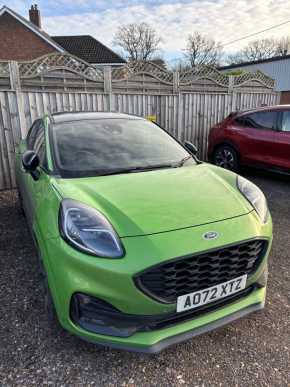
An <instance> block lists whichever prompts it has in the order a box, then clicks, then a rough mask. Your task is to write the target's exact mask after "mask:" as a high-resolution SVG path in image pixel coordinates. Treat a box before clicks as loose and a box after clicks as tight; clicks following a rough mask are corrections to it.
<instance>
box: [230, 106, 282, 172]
mask: <svg viewBox="0 0 290 387" xmlns="http://www.w3.org/2000/svg"><path fill="white" fill-rule="evenodd" d="M236 121H237V123H238V124H239V125H240V130H239V138H240V140H239V143H240V153H241V156H242V158H243V161H244V163H245V164H252V165H256V164H257V165H259V164H262V165H263V164H266V165H272V164H273V163H274V156H275V155H274V151H273V144H274V140H275V133H276V130H277V124H278V113H277V112H275V111H270V110H269V111H260V112H253V113H249V114H245V115H242V116H240V117H238V118H237V119H236Z"/></svg>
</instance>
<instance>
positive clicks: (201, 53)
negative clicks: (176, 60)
mask: <svg viewBox="0 0 290 387" xmlns="http://www.w3.org/2000/svg"><path fill="white" fill-rule="evenodd" d="M221 55H222V49H221V46H220V45H219V44H218V43H216V42H215V41H214V40H213V39H208V38H207V37H205V36H203V35H201V34H200V33H199V32H194V33H193V34H191V35H189V36H188V38H187V46H186V49H185V57H186V59H187V61H188V62H189V64H190V66H191V67H195V66H197V65H218V63H219V61H220V59H221Z"/></svg>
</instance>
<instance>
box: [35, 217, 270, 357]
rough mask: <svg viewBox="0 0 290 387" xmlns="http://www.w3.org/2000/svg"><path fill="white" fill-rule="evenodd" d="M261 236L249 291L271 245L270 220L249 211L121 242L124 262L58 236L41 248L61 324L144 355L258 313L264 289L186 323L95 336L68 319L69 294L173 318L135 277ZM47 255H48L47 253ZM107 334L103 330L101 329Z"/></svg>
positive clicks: (129, 310)
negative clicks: (214, 236) (213, 235)
mask: <svg viewBox="0 0 290 387" xmlns="http://www.w3.org/2000/svg"><path fill="white" fill-rule="evenodd" d="M209 229H210V230H211V229H214V230H215V231H217V232H218V233H219V235H220V238H219V239H218V240H211V241H207V240H204V239H203V238H202V235H203V234H204V233H205V232H207V231H209ZM258 237H263V238H266V239H268V240H269V244H268V249H267V252H266V254H265V256H264V258H263V260H262V262H261V263H260V265H259V267H258V268H257V270H256V271H255V273H253V275H251V276H249V277H248V281H247V288H249V287H251V286H254V284H257V283H258V282H259V279H260V278H262V277H263V273H264V272H265V270H266V266H267V256H268V253H269V250H270V246H271V239H272V224H271V219H269V221H268V223H267V224H265V225H262V224H261V223H260V221H259V219H258V217H257V215H256V213H255V212H254V211H253V212H251V213H249V214H247V215H245V216H241V217H238V218H233V219H227V220H225V221H221V222H216V223H215V224H211V225H203V226H197V227H192V228H188V229H183V230H176V231H172V232H166V233H161V234H155V235H149V236H142V237H128V238H123V239H122V242H123V244H124V246H125V249H126V256H125V257H124V258H123V259H118V260H113V259H111V260H110V259H101V258H96V257H92V256H87V255H85V254H82V253H80V252H78V251H76V250H74V249H73V248H72V247H70V246H68V245H67V244H66V243H65V242H64V241H63V240H62V239H61V238H55V239H49V240H46V241H45V242H44V243H43V244H42V246H41V252H42V254H43V255H44V257H43V258H44V264H45V266H46V270H47V273H48V281H49V285H50V289H51V293H52V296H53V300H54V303H55V307H56V311H57V315H58V319H59V321H60V323H61V325H62V326H63V327H64V328H65V329H67V330H69V331H70V332H72V333H74V334H76V335H79V336H81V337H82V338H84V339H86V340H88V341H93V342H97V343H99V344H102V345H109V346H113V347H118V348H119V347H120V348H125V349H130V350H137V351H142V352H158V351H159V350H161V349H163V348H165V347H167V346H168V345H171V344H173V343H176V342H179V341H183V340H186V339H187V338H188V337H193V336H195V335H198V334H200V333H202V332H204V331H208V330H211V329H214V328H215V327H217V326H221V325H224V324H226V323H227V322H229V321H232V320H233V319H236V318H239V317H241V316H242V315H245V314H248V313H250V312H251V311H254V310H258V309H261V308H262V307H263V305H264V301H265V287H264V286H263V287H259V286H258V287H255V288H253V290H252V291H251V292H250V293H249V294H247V295H246V296H243V297H242V296H241V298H238V299H235V300H234V301H233V302H231V303H228V304H226V305H221V306H220V307H219V308H218V309H215V310H207V311H204V313H201V314H199V315H195V316H193V317H192V319H190V320H185V321H181V322H178V321H177V322H176V324H173V325H170V326H165V327H164V328H162V327H158V329H152V330H144V331H135V332H133V333H132V335H130V336H128V337H120V336H112V335H106V334H98V333H95V332H93V331H89V330H88V329H84V328H83V327H81V326H79V325H78V324H76V323H74V322H73V320H72V318H71V316H70V303H71V298H72V295H73V294H75V293H82V294H88V295H91V296H93V297H95V298H97V299H100V300H103V301H104V302H106V303H108V304H110V305H112V306H113V307H115V308H116V309H117V310H118V311H120V312H122V313H123V314H128V315H134V316H139V317H140V319H141V320H142V318H144V320H145V319H146V316H151V317H153V319H154V317H158V316H162V315H164V316H166V315H170V314H174V313H175V311H176V304H175V303H171V304H165V303H161V302H158V301H156V300H154V299H152V298H150V297H149V296H148V295H146V294H144V293H143V292H142V291H141V290H139V289H138V288H137V287H136V285H135V283H134V280H133V278H134V275H135V274H136V273H139V272H141V271H143V270H144V269H146V268H148V267H150V266H153V265H155V264H157V263H160V262H165V261H167V260H169V259H172V258H174V257H178V256H184V255H187V254H188V253H189V252H190V253H193V254H194V253H197V252H201V251H206V250H208V249H211V248H218V247H221V246H224V245H227V244H230V243H234V242H240V241H243V240H247V239H251V238H258ZM48 252H49V253H48ZM104 333H105V330H104Z"/></svg>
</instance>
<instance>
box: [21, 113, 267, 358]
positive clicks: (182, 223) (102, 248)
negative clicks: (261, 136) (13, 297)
mask: <svg viewBox="0 0 290 387" xmlns="http://www.w3.org/2000/svg"><path fill="white" fill-rule="evenodd" d="M195 153H196V152H195V148H194V146H193V145H192V144H190V143H186V144H185V146H183V145H181V144H180V143H179V142H177V141H176V140H175V139H174V138H173V137H171V136H170V135H169V134H168V133H167V132H165V131H164V130H163V129H161V128H159V127H158V126H157V125H155V124H153V123H151V122H149V121H147V120H145V119H143V118H139V117H135V116H130V115H126V114H117V113H59V114H54V115H52V116H45V117H43V119H39V120H36V121H35V122H34V124H33V125H32V127H31V129H30V131H29V133H28V135H27V138H26V139H25V140H23V141H22V142H21V143H20V145H19V147H18V149H17V154H16V174H17V183H18V187H19V195H20V199H21V203H22V206H23V209H24V212H25V214H26V218H27V222H28V224H29V226H30V229H31V232H32V235H33V239H34V241H35V244H36V247H37V250H38V253H39V254H38V255H39V261H40V266H41V268H42V272H43V280H44V284H45V289H46V296H45V301H46V302H45V305H46V308H47V311H48V316H50V317H53V316H56V317H57V319H58V321H59V322H60V324H61V326H62V327H63V328H65V329H67V330H68V331H70V332H72V333H74V334H76V335H78V336H80V337H82V338H83V339H85V340H88V341H91V342H95V343H99V344H102V345H108V346H112V347H116V348H124V349H127V350H134V351H141V352H158V351H160V350H162V349H163V348H166V347H168V346H169V345H172V344H175V343H178V342H181V341H184V340H188V339H190V338H192V337H194V336H196V335H199V334H201V333H203V332H207V331H210V330H212V329H214V328H217V327H220V326H222V325H224V324H226V323H229V322H231V321H233V320H235V319H237V318H240V317H242V316H245V315H247V314H248V313H250V312H253V311H257V310H260V309H262V308H263V306H264V302H265V294H266V283H267V257H268V254H269V251H270V248H271V242H272V222H271V216H270V214H269V211H268V208H267V203H266V199H265V197H264V195H263V193H262V192H261V191H260V189H259V188H257V187H256V186H255V185H254V184H253V183H251V182H250V181H248V180H246V179H244V178H243V177H241V176H238V175H236V174H234V173H232V172H230V171H227V170H224V169H221V168H218V167H215V166H212V165H209V164H206V163H202V162H200V161H199V160H198V159H197V158H196V156H195Z"/></svg>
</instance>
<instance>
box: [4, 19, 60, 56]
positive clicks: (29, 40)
mask: <svg viewBox="0 0 290 387" xmlns="http://www.w3.org/2000/svg"><path fill="white" fill-rule="evenodd" d="M55 51H56V49H55V48H53V47H52V46H50V45H49V44H48V43H46V41H45V40H43V39H42V38H40V37H39V36H38V35H36V34H35V33H34V32H32V31H31V30H29V28H27V27H25V26H24V25H23V24H22V23H20V22H19V21H18V20H17V19H14V18H13V17H12V16H11V15H9V14H8V13H7V12H5V13H4V14H3V15H2V16H0V60H3V59H6V60H30V59H35V58H38V57H39V56H41V55H45V54H49V53H51V52H55Z"/></svg>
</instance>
